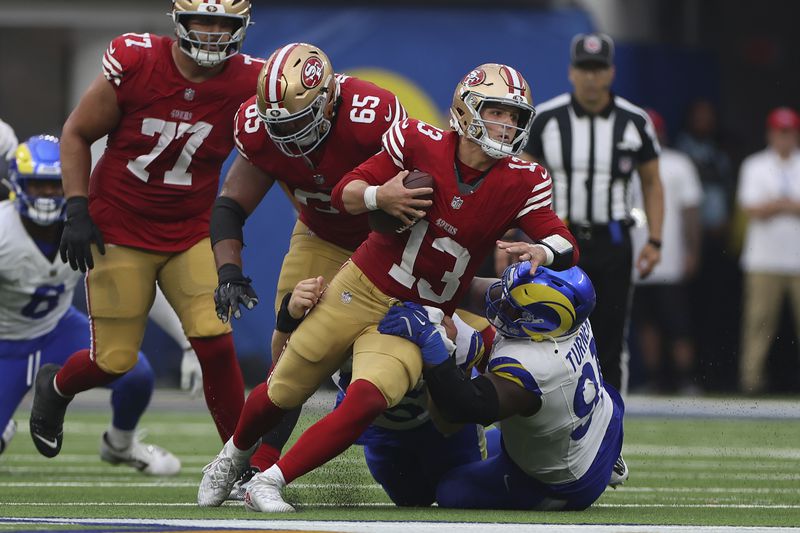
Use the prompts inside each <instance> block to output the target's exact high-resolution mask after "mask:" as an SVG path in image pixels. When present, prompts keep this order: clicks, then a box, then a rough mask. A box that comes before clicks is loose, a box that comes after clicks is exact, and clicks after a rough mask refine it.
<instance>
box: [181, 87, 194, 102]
mask: <svg viewBox="0 0 800 533" xmlns="http://www.w3.org/2000/svg"><path fill="white" fill-rule="evenodd" d="M183 99H184V100H186V101H188V102H191V101H192V100H194V89H191V88H190V89H186V90H184V91H183Z"/></svg>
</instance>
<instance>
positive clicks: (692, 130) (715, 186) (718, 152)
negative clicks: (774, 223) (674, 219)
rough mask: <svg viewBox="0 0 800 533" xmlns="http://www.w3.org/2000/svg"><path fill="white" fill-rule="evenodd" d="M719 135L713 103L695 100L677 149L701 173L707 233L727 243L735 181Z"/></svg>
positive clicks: (676, 140) (677, 141)
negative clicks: (690, 160)
mask: <svg viewBox="0 0 800 533" xmlns="http://www.w3.org/2000/svg"><path fill="white" fill-rule="evenodd" d="M717 137H718V125H717V112H716V111H715V109H714V106H713V105H712V104H711V102H709V101H708V100H704V99H700V100H696V101H694V102H693V103H692V104H691V105H690V106H689V109H688V111H687V115H686V130H685V131H683V132H681V133H680V134H678V136H677V138H676V139H675V148H676V149H677V150H679V151H681V152H683V153H685V154H686V155H688V156H689V157H690V158H691V159H692V161H693V162H694V164H695V166H696V167H697V171H698V172H699V174H700V181H701V183H702V185H703V207H702V215H703V218H702V221H703V230H704V232H705V233H710V234H711V236H712V237H716V240H718V241H720V242H725V239H726V238H727V235H726V233H727V229H728V225H729V223H730V220H731V211H732V207H733V194H734V190H735V182H734V177H733V166H732V165H731V160H730V157H728V154H726V153H725V152H724V151H723V150H722V149H721V148H720V146H719V141H718V138H717Z"/></svg>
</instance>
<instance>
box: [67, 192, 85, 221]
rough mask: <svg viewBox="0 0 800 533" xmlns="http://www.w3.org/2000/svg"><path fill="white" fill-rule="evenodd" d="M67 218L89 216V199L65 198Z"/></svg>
mask: <svg viewBox="0 0 800 533" xmlns="http://www.w3.org/2000/svg"><path fill="white" fill-rule="evenodd" d="M66 213H67V218H72V217H75V216H78V215H84V214H87V215H88V214H89V199H88V198H87V197H85V196H70V197H69V198H67V207H66Z"/></svg>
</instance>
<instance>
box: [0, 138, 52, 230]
mask: <svg viewBox="0 0 800 533" xmlns="http://www.w3.org/2000/svg"><path fill="white" fill-rule="evenodd" d="M8 177H9V180H10V182H11V186H12V190H13V191H14V196H15V198H14V203H15V205H16V206H17V210H18V211H19V212H20V214H21V215H22V216H24V217H26V218H29V219H31V220H32V221H33V222H35V223H36V224H38V225H40V226H49V225H50V224H54V223H56V222H58V221H61V220H64V218H65V213H64V204H65V203H66V200H65V199H64V194H63V192H62V193H61V194H59V195H58V196H34V195H32V194H31V192H30V191H29V190H28V188H29V185H30V184H31V183H33V182H44V181H58V182H60V181H61V158H60V155H59V142H58V137H53V136H52V135H37V136H35V137H31V138H30V139H28V140H27V141H25V142H24V143H22V144H20V145H19V146H18V147H17V150H16V151H15V152H14V155H13V156H12V158H11V161H10V162H9V165H8Z"/></svg>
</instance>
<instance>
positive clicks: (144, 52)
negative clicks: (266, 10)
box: [89, 33, 263, 252]
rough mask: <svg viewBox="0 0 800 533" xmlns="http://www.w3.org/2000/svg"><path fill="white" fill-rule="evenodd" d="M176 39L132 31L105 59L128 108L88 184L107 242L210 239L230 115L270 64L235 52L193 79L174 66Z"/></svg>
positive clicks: (139, 244)
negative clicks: (215, 70) (209, 74)
mask: <svg viewBox="0 0 800 533" xmlns="http://www.w3.org/2000/svg"><path fill="white" fill-rule="evenodd" d="M173 42H174V41H173V39H171V38H169V37H163V36H158V35H152V34H149V33H143V34H136V33H126V34H124V35H121V36H119V37H117V38H116V39H114V40H113V41H111V44H110V45H109V47H108V50H106V53H105V55H104V56H103V74H104V75H105V77H106V79H108V81H109V82H110V83H111V84H112V87H113V88H114V90H115V91H116V94H117V104H118V105H119V108H120V110H121V111H122V116H121V118H120V121H119V124H118V125H117V127H116V129H115V130H114V131H113V132H111V134H110V135H109V136H108V144H107V147H106V150H105V152H104V154H103V157H102V158H101V159H100V161H99V162H98V163H97V166H95V168H94V171H93V172H92V176H91V179H90V182H89V211H90V213H91V215H92V219H93V220H94V222H95V224H97V226H98V227H99V228H100V230H101V231H102V232H103V237H104V239H105V242H106V243H110V244H120V245H125V246H132V247H136V248H143V249H147V250H157V251H164V252H179V251H183V250H186V249H188V248H189V247H191V246H192V245H194V244H195V243H197V242H198V241H200V240H202V239H203V238H205V237H207V236H208V231H209V230H208V226H209V220H210V216H211V206H212V204H213V202H214V198H215V197H216V195H217V190H218V188H219V174H220V170H221V167H222V163H223V162H224V161H225V159H226V158H227V157H228V155H229V154H230V153H231V151H232V149H233V119H234V116H235V114H236V110H237V109H238V107H239V104H241V103H242V101H244V100H246V99H247V98H248V97H249V96H250V95H251V94H253V91H254V90H255V87H256V82H257V79H258V73H259V71H260V70H261V67H262V65H263V61H262V60H260V59H254V58H251V57H250V56H247V55H245V54H239V55H235V56H233V57H231V58H230V59H228V60H227V61H226V62H225V68H224V69H223V70H222V72H221V73H220V74H218V75H217V76H215V77H214V78H212V79H209V80H206V81H204V82H201V83H195V82H191V81H189V80H187V79H186V78H184V77H183V75H181V73H180V71H179V70H178V68H177V66H176V65H175V62H174V60H173V58H172V44H173Z"/></svg>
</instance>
